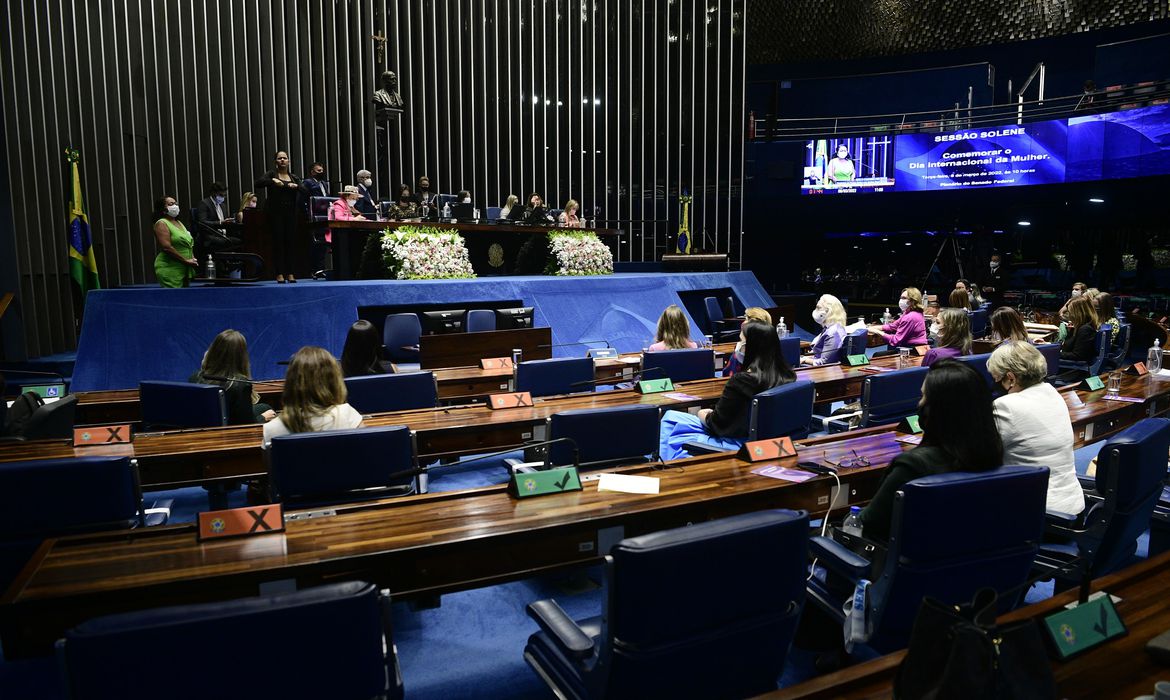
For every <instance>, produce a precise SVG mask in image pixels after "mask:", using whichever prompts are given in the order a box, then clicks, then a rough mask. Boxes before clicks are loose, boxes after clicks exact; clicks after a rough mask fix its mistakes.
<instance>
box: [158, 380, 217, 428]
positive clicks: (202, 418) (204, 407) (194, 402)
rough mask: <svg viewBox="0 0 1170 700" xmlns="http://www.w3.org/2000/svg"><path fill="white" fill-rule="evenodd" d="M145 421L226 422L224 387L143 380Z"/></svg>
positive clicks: (170, 424) (180, 424)
mask: <svg viewBox="0 0 1170 700" xmlns="http://www.w3.org/2000/svg"><path fill="white" fill-rule="evenodd" d="M138 402H139V405H140V406H141V409H142V422H143V424H145V425H148V426H154V427H160V428H212V427H216V426H220V425H227V404H226V403H225V401H224V397H223V387H220V386H219V385H217V384H191V383H189V382H141V383H140V384H139V385H138Z"/></svg>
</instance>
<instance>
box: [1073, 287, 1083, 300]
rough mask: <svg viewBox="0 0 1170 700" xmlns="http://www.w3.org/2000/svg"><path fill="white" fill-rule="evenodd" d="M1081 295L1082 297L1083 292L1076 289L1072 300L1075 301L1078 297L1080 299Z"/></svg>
mask: <svg viewBox="0 0 1170 700" xmlns="http://www.w3.org/2000/svg"><path fill="white" fill-rule="evenodd" d="M1080 295H1081V290H1079V289H1074V290H1073V291H1072V298H1073V299H1076V298H1077V297H1079V296H1080Z"/></svg>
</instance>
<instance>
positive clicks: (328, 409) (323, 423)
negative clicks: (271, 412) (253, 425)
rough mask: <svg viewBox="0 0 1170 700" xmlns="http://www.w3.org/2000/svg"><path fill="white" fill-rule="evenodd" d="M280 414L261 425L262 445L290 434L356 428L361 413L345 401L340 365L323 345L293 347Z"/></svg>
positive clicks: (358, 425) (285, 377)
mask: <svg viewBox="0 0 1170 700" xmlns="http://www.w3.org/2000/svg"><path fill="white" fill-rule="evenodd" d="M281 396H282V398H281V402H282V404H283V407H282V409H281V412H280V415H279V416H278V417H277V418H276V420H273V421H271V422H269V423H266V424H265V425H264V443H263V444H264V447H265V448H267V447H268V443H270V442H272V438H274V437H280V436H281V435H289V434H291V433H314V432H321V431H325V430H349V429H350V428H360V427H361V425H362V414H360V413H358V412H357V411H356V410H355V409H354V407H353V406H350V405H349V404H347V403H346V402H345V396H346V392H345V381H344V379H343V378H342V376H341V366H340V365H338V364H337V360H335V359H333V356H332V355H330V354H329V352H328V351H327V350H325V349H324V348H318V347H314V346H311V345H310V346H306V347H303V348H301V349H300V350H297V353H296V354H295V355H293V356H292V361H291V362H289V363H288V372H286V373H285V375H284V393H283V394H282V395H281Z"/></svg>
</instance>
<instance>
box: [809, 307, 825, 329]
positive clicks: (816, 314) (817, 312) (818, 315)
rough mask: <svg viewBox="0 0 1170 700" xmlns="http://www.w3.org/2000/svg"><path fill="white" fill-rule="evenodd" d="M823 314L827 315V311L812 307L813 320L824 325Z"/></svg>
mask: <svg viewBox="0 0 1170 700" xmlns="http://www.w3.org/2000/svg"><path fill="white" fill-rule="evenodd" d="M825 316H828V313H826V312H825V310H824V309H813V312H812V317H813V320H814V321H816V322H817V323H819V324H820V325H822V326H823V325H825Z"/></svg>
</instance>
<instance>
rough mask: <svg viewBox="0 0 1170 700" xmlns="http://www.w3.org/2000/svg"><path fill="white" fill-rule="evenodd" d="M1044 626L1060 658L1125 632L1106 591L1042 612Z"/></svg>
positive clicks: (1083, 650)
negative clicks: (1050, 611) (1056, 609)
mask: <svg viewBox="0 0 1170 700" xmlns="http://www.w3.org/2000/svg"><path fill="white" fill-rule="evenodd" d="M1044 630H1045V631H1046V632H1047V633H1048V635H1047V636H1048V641H1049V642H1051V646H1052V650H1053V651H1054V652H1055V654H1056V658H1057V659H1059V660H1061V661H1064V660H1066V659H1068V658H1070V657H1073V656H1076V655H1077V654H1080V653H1082V652H1085V651H1088V650H1089V649H1092V648H1094V647H1098V646H1100V645H1102V644H1104V643H1105V642H1107V641H1109V640H1110V639H1113V638H1114V637H1120V636H1122V635H1124V634H1126V633H1127V632H1128V630H1126V628H1125V623H1124V622H1122V621H1121V616H1120V615H1118V614H1117V608H1115V607H1113V599H1112V598H1110V597H1109V595H1108V594H1101V595H1098V596H1097V597H1095V598H1091V599H1089V600H1088V601H1087V602H1084V603H1081V604H1079V605H1077V606H1075V607H1072V608H1068V609H1066V610H1060V611H1058V612H1054V613H1052V614H1050V615H1047V616H1045V617H1044Z"/></svg>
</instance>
